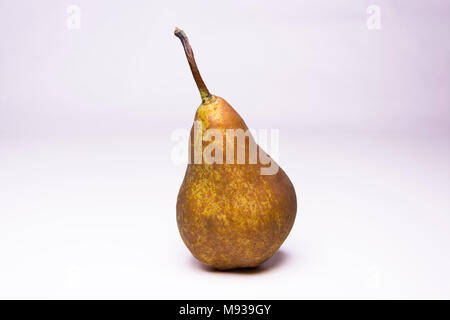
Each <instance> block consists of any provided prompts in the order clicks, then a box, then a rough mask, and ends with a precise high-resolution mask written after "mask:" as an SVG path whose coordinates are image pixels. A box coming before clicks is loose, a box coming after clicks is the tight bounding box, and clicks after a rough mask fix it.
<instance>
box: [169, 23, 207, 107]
mask: <svg viewBox="0 0 450 320" xmlns="http://www.w3.org/2000/svg"><path fill="white" fill-rule="evenodd" d="M174 34H175V36H176V37H178V38H179V39H180V40H181V43H182V44H183V48H184V52H185V53H186V58H187V60H188V62H189V67H190V68H191V71H192V75H193V76H194V80H195V83H196V84H197V88H198V90H199V91H200V96H201V97H202V102H203V103H205V102H206V101H208V100H210V99H211V94H210V93H209V90H208V88H207V87H206V84H205V83H204V82H203V79H202V76H201V75H200V71H198V68H197V64H196V63H195V59H194V52H193V51H192V48H191V45H190V44H189V40H188V37H187V36H186V34H185V33H184V31H183V30H181V29H178V28H175V32H174Z"/></svg>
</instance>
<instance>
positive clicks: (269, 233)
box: [175, 28, 297, 270]
mask: <svg viewBox="0 0 450 320" xmlns="http://www.w3.org/2000/svg"><path fill="white" fill-rule="evenodd" d="M175 35H176V36H177V37H178V38H180V40H181V42H182V44H183V47H184V49H185V53H186V56H187V58H188V62H189V66H190V67H191V71H192V74H193V76H194V79H195V81H196V84H197V86H198V88H199V91H200V95H201V98H202V104H201V105H200V106H199V107H198V109H197V112H196V114H195V118H194V125H193V126H192V129H191V134H190V159H189V164H188V166H187V169H186V174H185V177H184V180H183V183H182V185H181V188H180V191H179V194H178V199H177V205H176V211H177V224H178V228H179V231H180V234H181V237H182V239H183V241H184V243H185V244H186V246H187V247H188V249H189V250H190V251H191V253H192V254H193V255H194V257H195V258H197V259H198V260H199V261H200V262H202V263H203V264H205V265H208V266H211V267H213V268H216V269H219V270H227V269H235V268H250V267H257V266H259V265H260V264H262V263H263V262H264V261H266V260H267V259H269V258H270V257H272V256H273V255H274V254H275V252H276V251H277V250H278V249H279V248H280V246H281V245H282V244H283V242H284V240H285V239H286V238H287V236H288V234H289V232H290V231H291V229H292V226H293V224H294V220H295V216H296V212H297V198H296V194H295V190H294V187H293V185H292V183H291V181H290V180H289V178H288V176H287V175H286V173H285V172H284V171H283V170H282V169H281V168H279V167H278V165H277V164H276V163H275V161H274V160H273V159H271V158H270V157H269V156H268V155H267V154H266V153H265V152H264V150H262V149H261V148H260V147H259V146H258V145H257V144H256V142H255V140H254V138H253V136H252V135H251V134H250V133H248V131H247V130H248V127H247V125H246V124H245V122H244V120H243V119H242V118H241V116H240V115H239V114H238V113H237V112H236V110H234V109H233V107H231V106H230V105H229V104H228V103H227V102H226V101H225V100H224V99H223V98H221V97H218V96H215V95H212V94H210V93H209V91H208V89H207V87H206V85H205V84H204V82H203V80H202V78H201V76H200V73H199V71H198V68H197V65H196V63H195V60H194V55H193V52H192V49H191V47H190V44H189V41H188V39H187V37H186V35H185V34H184V32H183V31H182V30H180V29H178V28H177V29H176V30H175ZM196 124H198V125H199V127H198V128H199V130H200V133H201V134H202V135H203V134H205V133H206V132H210V131H211V130H210V129H215V130H216V132H219V133H221V136H220V138H214V139H213V138H212V137H211V139H205V136H203V137H201V138H200V140H198V139H197V138H196V132H195V125H196ZM229 129H235V130H236V129H241V130H242V131H243V132H246V133H247V136H246V137H245V140H244V143H242V140H241V143H239V139H238V138H237V137H233V136H232V137H231V138H229V137H230V136H229V135H228V136H227V133H229ZM227 130H228V131H227ZM211 146H213V147H216V149H215V152H213V153H212V154H213V156H215V159H216V160H219V161H215V162H213V163H211V162H210V161H205V159H203V158H201V159H200V160H201V161H200V163H199V161H194V160H199V159H198V155H199V154H200V155H203V154H204V152H205V151H206V150H207V148H211ZM253 147H256V155H257V156H256V157H254V158H253V159H252V158H251V155H250V150H251V148H253ZM217 150H219V151H222V154H220V153H217ZM242 154H243V155H244V161H242V158H239V155H242ZM255 158H256V159H255ZM261 159H269V160H270V161H269V162H267V161H264V163H262V160H261ZM268 167H271V168H274V167H275V168H276V170H274V172H273V174H262V172H263V170H264V169H267V168H268Z"/></svg>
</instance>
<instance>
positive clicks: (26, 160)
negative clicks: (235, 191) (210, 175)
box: [0, 132, 450, 299]
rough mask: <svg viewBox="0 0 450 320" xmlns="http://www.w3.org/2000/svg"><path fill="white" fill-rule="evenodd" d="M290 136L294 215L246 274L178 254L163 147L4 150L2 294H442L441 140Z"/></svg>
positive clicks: (444, 188)
mask: <svg viewBox="0 0 450 320" xmlns="http://www.w3.org/2000/svg"><path fill="white" fill-rule="evenodd" d="M290 136H291V138H292V139H294V140H291V141H289V140H282V141H283V142H282V145H281V151H282V152H283V151H284V153H285V154H286V149H284V148H286V147H287V146H289V144H291V143H296V144H297V148H295V149H293V150H290V154H289V156H287V155H286V156H285V157H284V158H282V159H281V163H282V166H283V167H284V168H285V170H286V172H287V173H288V175H289V176H290V177H291V179H292V181H293V183H294V185H295V187H296V190H297V193H298V196H299V215H298V217H297V221H296V223H295V226H294V228H293V230H292V233H291V235H290V236H289V238H288V239H287V241H286V242H285V244H284V245H283V247H282V249H281V250H280V252H279V253H278V254H277V255H276V256H275V257H274V258H273V259H272V260H269V262H267V263H266V265H264V266H263V267H262V268H261V269H262V270H261V271H258V272H250V273H248V272H247V273H246V272H227V273H223V272H211V271H208V270H206V269H205V268H203V267H201V265H200V264H198V263H197V262H196V261H195V260H194V259H193V258H192V256H191V255H190V253H189V252H188V250H187V249H186V248H185V246H184V244H183V243H182V240H181V238H180V236H179V234H178V230H177V227H176V221H175V200H176V196H177V192H178V187H179V185H180V183H181V181H182V178H183V174H184V166H182V165H180V166H175V165H173V164H171V163H170V161H168V160H167V159H168V158H169V156H170V143H169V141H163V142H162V143H160V144H155V143H149V141H151V140H150V137H149V140H144V141H138V140H135V141H133V142H131V141H120V140H109V141H107V140H104V141H102V140H99V141H90V142H89V143H88V142H86V141H82V142H79V141H60V142H58V143H56V142H54V141H53V142H45V141H42V142H39V143H23V144H15V145H13V146H12V145H3V146H4V148H3V149H2V150H1V153H0V156H1V159H2V166H1V170H0V175H1V177H2V179H1V180H0V194H1V195H2V201H1V204H0V212H1V213H2V215H1V218H0V219H1V220H0V257H1V259H2V263H1V264H0V297H2V298H11V297H16V298H185V299H196V298H224V299H231V298H234V299H236V298H248V299H253V298H268V299H270V298H271V299H278V298H288V299H290V298H368V297H370V298H449V297H450V289H449V285H448V284H449V281H450V276H449V274H448V270H449V269H450V257H449V252H450V234H449V232H448V225H449V222H450V221H449V215H448V213H449V210H450V200H449V197H448V194H449V191H450V182H449V181H450V172H449V169H448V163H449V161H450V153H449V152H448V148H445V149H444V147H446V146H447V145H446V144H443V142H442V141H435V143H434V144H430V143H427V141H417V140H416V141H415V142H414V144H411V140H410V139H405V138H396V139H393V138H389V140H386V139H382V138H379V137H378V138H373V137H366V138H359V139H355V137H353V138H352V139H351V141H352V142H350V143H349V142H348V140H349V139H347V138H339V139H336V138H331V137H308V136H304V135H301V134H298V133H295V132H290ZM5 147H6V148H5ZM156 147H159V148H160V149H159V150H160V151H159V152H158V153H157V154H155V153H154V152H153V148H156ZM5 150H7V151H5Z"/></svg>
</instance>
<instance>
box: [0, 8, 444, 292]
mask: <svg viewBox="0 0 450 320" xmlns="http://www.w3.org/2000/svg"><path fill="white" fill-rule="evenodd" d="M377 2H378V3H376V4H378V5H379V7H380V8H381V10H382V11H381V29H380V30H369V29H368V28H367V26H366V20H367V18H368V16H369V15H368V14H367V13H366V9H367V7H368V6H369V5H370V4H372V3H371V2H365V1H361V2H358V3H355V2H354V1H343V0H340V1H286V2H283V3H281V2H274V1H228V2H226V3H225V2H223V3H221V4H219V2H217V3H215V2H206V1H189V2H186V1H184V2H183V1H174V2H171V3H169V4H166V5H163V4H157V3H156V2H154V3H152V2H149V1H134V2H133V4H126V3H125V2H124V3H123V4H113V3H111V1H99V0H96V1H78V3H77V5H78V6H80V8H81V10H82V18H81V29H80V30H68V29H67V27H66V20H67V16H68V15H67V13H66V8H67V6H68V5H69V4H65V3H61V2H60V1H40V2H39V3H36V4H34V3H33V4H31V3H29V2H28V1H15V2H14V3H13V2H9V3H8V2H6V1H2V2H1V3H0V21H1V25H2V28H0V37H1V39H2V43H1V46H2V49H1V50H0V52H1V53H0V55H1V59H0V70H1V71H0V88H1V94H0V298H138V299H141V298H153V299H197V298H203V299H212V298H222V299H240V298H243V299H244V298H245V299H257V298H261V299H263V298H264V299H299V298H344V299H347V298H447V299H448V298H450V275H449V274H448V270H450V232H449V225H450V197H449V193H450V170H449V163H450V149H449V136H450V133H449V127H450V125H449V124H450V117H449V114H450V112H449V105H450V98H449V93H448V88H449V74H448V67H449V56H450V55H449V52H450V45H449V44H450V40H449V39H448V37H446V34H445V33H446V32H447V30H448V28H449V19H448V17H449V12H450V10H449V9H450V8H449V5H448V4H446V3H445V2H444V1H428V2H426V3H425V2H421V1H377ZM175 26H179V27H182V28H183V29H184V30H185V31H186V33H187V34H188V36H189V37H190V39H191V44H192V46H193V49H194V52H195V54H196V57H197V61H198V64H199V68H200V70H201V72H202V74H203V76H204V79H205V82H206V83H207V85H208V86H209V88H210V90H211V91H212V92H213V93H215V94H218V95H220V96H222V97H224V98H225V99H227V100H228V101H229V102H230V103H231V104H232V105H233V106H234V107H235V108H236V109H237V110H238V111H239V112H240V114H241V115H242V117H243V118H244V119H245V120H246V122H247V125H248V126H249V127H252V128H256V129H272V128H273V129H280V165H281V166H282V167H283V169H284V170H285V171H286V173H287V174H288V175H289V177H290V179H291V180H292V182H293V184H294V186H295V188H296V191H297V196H298V200H299V202H298V208H299V210H298V215H297V220H296V222H295V225H294V228H293V229H292V232H291V234H290V236H289V237H288V239H287V240H286V242H285V243H284V245H283V246H282V248H281V249H280V251H279V252H278V253H277V254H276V255H275V256H274V257H273V258H272V259H271V260H269V261H268V262H267V263H266V264H264V265H263V266H262V267H261V268H259V269H257V270H252V271H235V272H217V271H213V270H210V269H207V268H205V267H203V266H202V265H200V264H199V263H198V262H197V261H195V259H194V258H193V257H192V256H191V254H190V253H189V251H188V250H187V249H186V247H185V246H184V244H183V242H182V240H181V238H180V236H179V234H178V230H177V227H176V221H175V203H176V197H177V193H178V188H179V186H180V185H181V182H182V179H183V176H184V171H185V167H184V165H177V164H174V163H173V162H172V159H171V152H172V148H173V147H174V145H175V143H174V142H173V141H171V134H172V132H173V131H174V130H175V129H180V128H186V129H188V128H190V126H191V124H192V120H193V116H194V113H195V109H196V107H197V106H198V105H199V103H200V99H199V95H198V93H197V91H196V88H195V84H194V81H193V79H192V78H191V75H190V71H189V68H188V65H187V62H186V60H185V57H184V53H183V50H182V47H181V45H180V43H179V40H178V39H176V38H175V37H174V36H173V34H172V32H173V29H174V27H175Z"/></svg>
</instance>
